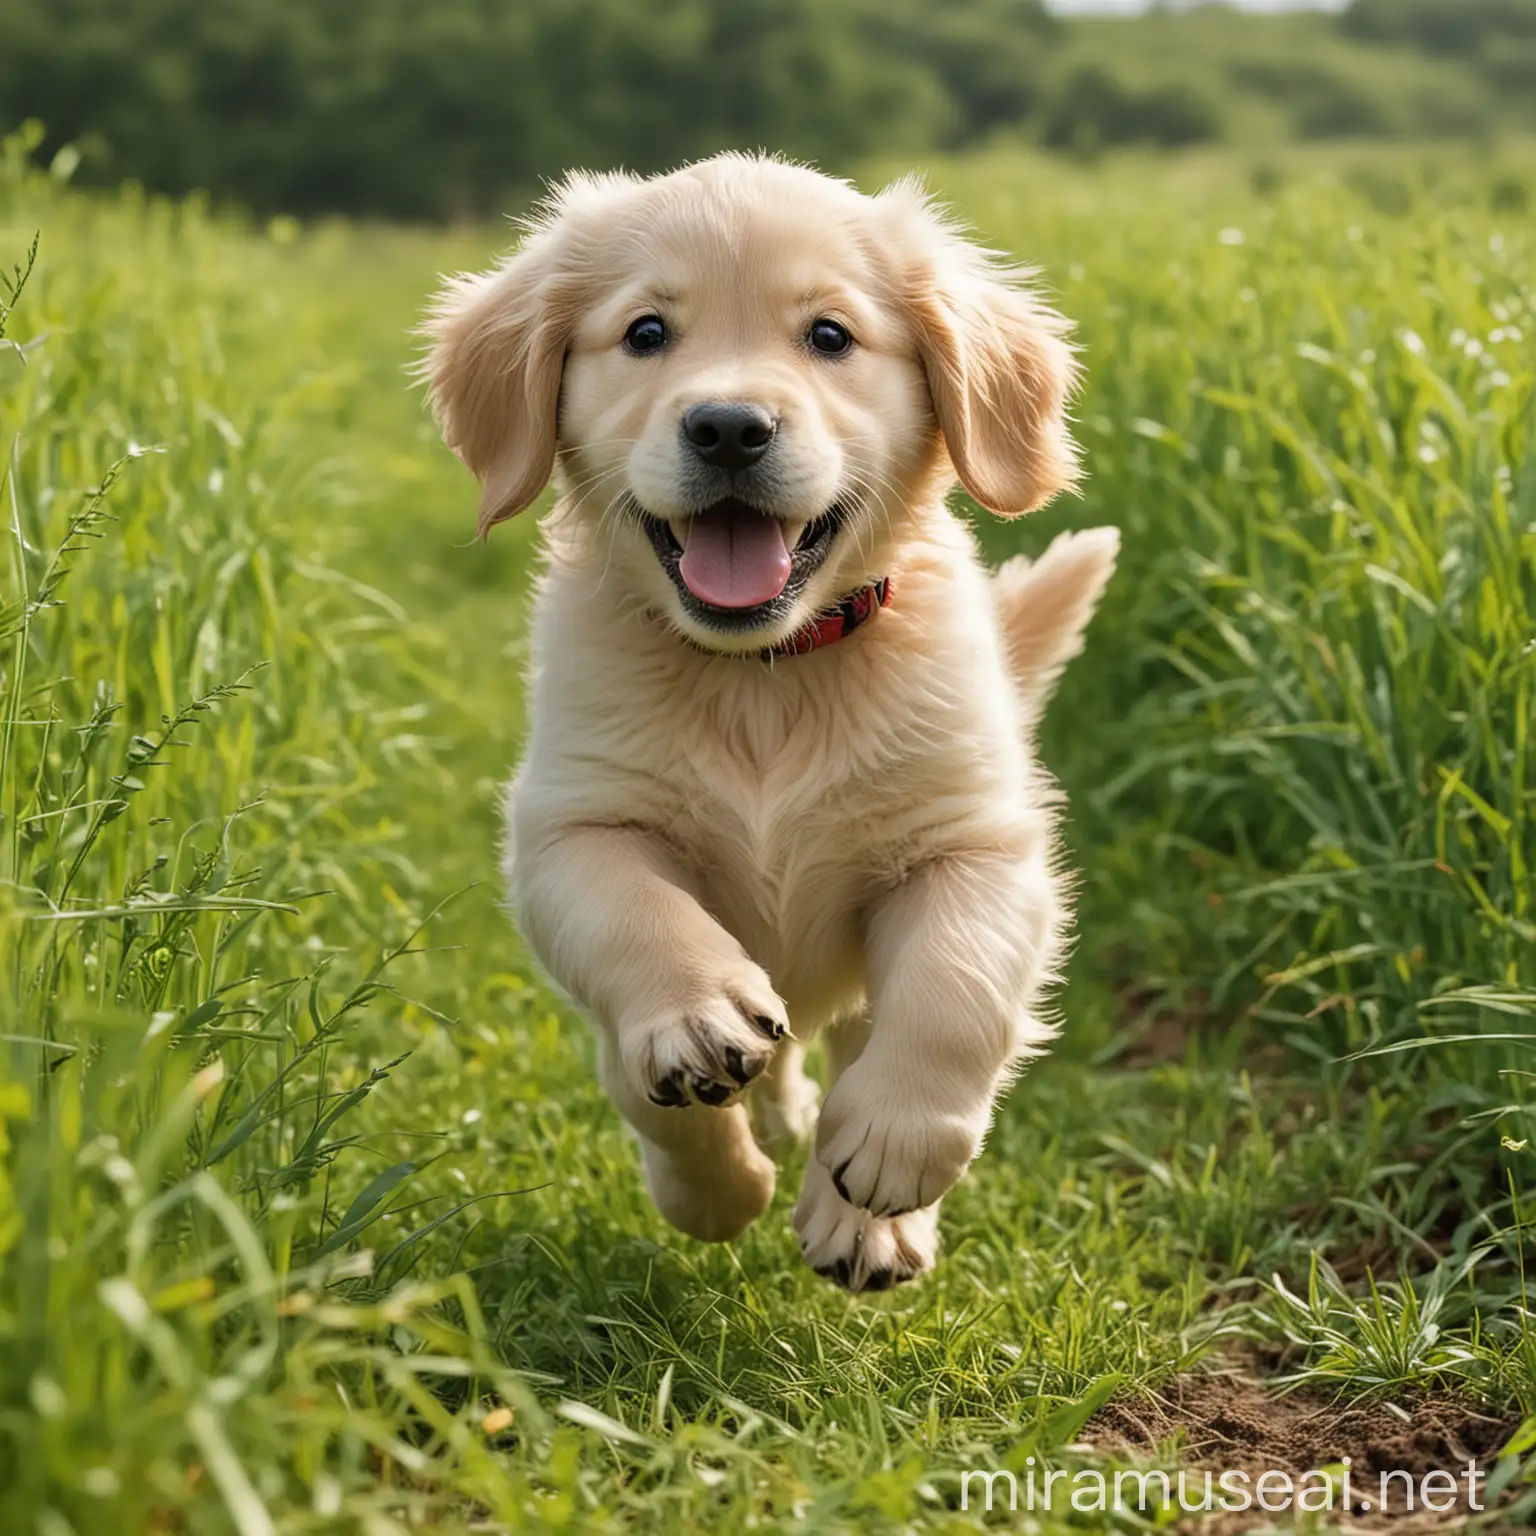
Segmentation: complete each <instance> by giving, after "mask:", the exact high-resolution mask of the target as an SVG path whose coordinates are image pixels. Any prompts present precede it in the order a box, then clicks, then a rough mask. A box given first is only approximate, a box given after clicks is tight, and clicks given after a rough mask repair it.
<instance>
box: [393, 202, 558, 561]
mask: <svg viewBox="0 0 1536 1536" xmlns="http://www.w3.org/2000/svg"><path fill="white" fill-rule="evenodd" d="M559 270H560V239H559V232H558V230H557V229H556V228H552V227H546V228H542V229H539V230H538V231H536V232H535V233H534V234H533V235H532V236H531V237H530V239H529V240H528V242H527V243H526V244H525V245H524V246H523V248H522V249H521V250H519V251H517V252H516V253H515V254H514V255H512V256H510V257H509V258H508V259H507V260H506V261H504V262H503V263H502V264H501V265H500V266H498V267H494V268H492V269H491V270H490V271H489V272H480V273H467V274H461V275H460V276H458V277H450V278H448V279H446V280H445V281H444V283H443V286H442V288H441V290H440V291H439V293H438V295H437V299H436V301H435V303H434V304H433V306H432V309H431V311H430V313H429V314H428V317H427V321H426V324H425V326H424V331H425V333H426V336H427V338H428V340H429V342H430V347H429V350H428V353H427V358H426V362H425V364H424V366H423V369H422V372H423V374H424V375H425V377H426V380H427V382H428V385H429V386H430V390H431V399H432V414H433V415H434V416H435V417H436V418H437V423H438V425H439V426H440V427H441V428H442V432H443V439H444V441H445V442H446V443H447V444H448V446H449V447H450V448H452V449H453V451H454V452H455V453H456V454H458V456H459V457H460V458H461V459H462V460H463V461H464V463H465V464H466V465H467V466H468V467H469V468H470V470H472V471H473V473H474V474H475V476H476V477H477V478H478V479H479V481H480V485H481V498H480V536H481V538H484V537H485V535H486V534H487V533H489V532H490V530H491V529H492V528H493V527H494V526H495V525H496V524H497V523H499V522H503V521H505V519H507V518H509V517H512V516H514V515H516V514H517V513H519V512H521V511H522V510H523V508H524V507H526V506H528V504H529V503H530V502H532V501H534V500H535V499H536V498H537V496H538V494H539V492H540V491H542V490H543V489H544V487H545V486H546V485H547V484H548V483H549V477H550V475H551V473H552V472H553V470H554V465H555V444H556V435H557V421H556V417H557V414H558V410H559V403H560V373H561V369H562V367H563V366H564V362H565V349H566V346H567V343H568V339H569V334H570V326H571V324H572V323H573V321H574V315H573V313H572V306H571V304H570V302H569V295H568V293H564V292H562V291H560V290H561V289H562V288H563V287H567V286H568V285H563V284H561V283H560V282H559V280H558V277H559Z"/></svg>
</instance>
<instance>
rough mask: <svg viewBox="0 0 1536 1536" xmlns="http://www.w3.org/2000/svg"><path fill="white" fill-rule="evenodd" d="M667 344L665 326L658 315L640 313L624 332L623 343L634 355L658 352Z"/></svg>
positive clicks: (642, 355)
mask: <svg viewBox="0 0 1536 1536" xmlns="http://www.w3.org/2000/svg"><path fill="white" fill-rule="evenodd" d="M666 344H667V327H666V324H665V323H664V322H663V320H662V318H661V316H660V315H641V317H640V318H639V319H638V320H636V321H634V322H633V323H632V324H631V325H630V327H629V329H628V330H627V331H625V332H624V345H625V346H626V347H627V348H628V349H629V350H630V351H631V352H633V353H635V354H636V356H639V357H645V356H647V355H648V354H650V353H652V352H660V351H661V349H662V348H663V347H664V346H666Z"/></svg>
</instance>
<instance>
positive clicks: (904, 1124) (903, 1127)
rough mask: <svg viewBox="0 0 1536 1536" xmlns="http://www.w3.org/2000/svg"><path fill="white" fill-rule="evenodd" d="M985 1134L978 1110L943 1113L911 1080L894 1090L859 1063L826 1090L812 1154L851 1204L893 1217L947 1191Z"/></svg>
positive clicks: (976, 1150)
mask: <svg viewBox="0 0 1536 1536" xmlns="http://www.w3.org/2000/svg"><path fill="white" fill-rule="evenodd" d="M985 1133H986V1118H985V1109H984V1108H983V1109H982V1111H981V1113H980V1114H979V1115H978V1114H974V1113H973V1114H954V1113H946V1112H943V1111H941V1110H939V1109H937V1108H935V1107H933V1106H931V1105H928V1104H925V1103H924V1102H923V1101H922V1098H921V1095H920V1093H918V1092H916V1091H915V1090H914V1088H913V1087H912V1086H911V1085H910V1084H907V1085H905V1086H901V1087H898V1086H897V1085H895V1084H892V1083H890V1082H888V1081H885V1080H883V1079H882V1077H881V1074H880V1073H879V1072H878V1071H877V1070H874V1069H872V1068H870V1067H868V1066H866V1065H865V1063H864V1062H862V1061H858V1062H855V1063H854V1064H853V1066H851V1067H850V1068H849V1069H848V1070H847V1071H846V1072H845V1073H844V1074H843V1075H842V1076H841V1077H840V1078H839V1079H838V1080H837V1083H836V1085H835V1086H834V1087H833V1089H832V1091H831V1093H829V1094H828V1095H827V1102H826V1104H825V1105H824V1106H823V1107H822V1111H821V1122H820V1124H819V1125H818V1126H817V1130H816V1157H817V1159H818V1161H819V1162H820V1163H821V1164H822V1166H823V1167H825V1168H826V1170H827V1172H828V1174H829V1175H830V1176H831V1180H832V1183H833V1185H834V1186H835V1187H836V1189H837V1192H838V1194H840V1195H841V1196H842V1197H843V1199H844V1200H846V1201H847V1202H848V1203H849V1204H850V1205H856V1206H858V1207H860V1208H861V1209H862V1210H866V1211H870V1212H872V1213H873V1214H874V1215H876V1216H900V1215H903V1214H904V1213H905V1212H907V1211H918V1210H922V1209H923V1207H924V1206H928V1205H932V1204H933V1203H934V1201H936V1200H938V1199H939V1198H940V1197H942V1196H943V1195H945V1194H947V1193H948V1192H949V1191H950V1190H951V1189H953V1188H954V1186H955V1185H956V1184H957V1183H958V1182H959V1181H960V1179H961V1178H962V1177H963V1176H964V1174H965V1171H966V1169H967V1168H969V1167H970V1165H971V1162H972V1160H973V1159H974V1158H975V1156H976V1154H977V1153H978V1152H979V1151H980V1150H981V1141H982V1137H983V1135H984V1134H985Z"/></svg>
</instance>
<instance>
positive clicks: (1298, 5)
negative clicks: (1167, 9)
mask: <svg viewBox="0 0 1536 1536" xmlns="http://www.w3.org/2000/svg"><path fill="white" fill-rule="evenodd" d="M1177 3H1195V0H1177ZM1345 3H1346V0H1227V4H1229V5H1234V6H1236V7H1237V9H1238V10H1240V11H1303V10H1324V11H1341V10H1343V9H1344V5H1345ZM1045 5H1046V9H1047V10H1051V11H1055V12H1057V13H1058V14H1059V15H1062V16H1132V15H1135V14H1136V12H1138V11H1145V10H1147V9H1148V8H1149V7H1150V5H1151V0H1045Z"/></svg>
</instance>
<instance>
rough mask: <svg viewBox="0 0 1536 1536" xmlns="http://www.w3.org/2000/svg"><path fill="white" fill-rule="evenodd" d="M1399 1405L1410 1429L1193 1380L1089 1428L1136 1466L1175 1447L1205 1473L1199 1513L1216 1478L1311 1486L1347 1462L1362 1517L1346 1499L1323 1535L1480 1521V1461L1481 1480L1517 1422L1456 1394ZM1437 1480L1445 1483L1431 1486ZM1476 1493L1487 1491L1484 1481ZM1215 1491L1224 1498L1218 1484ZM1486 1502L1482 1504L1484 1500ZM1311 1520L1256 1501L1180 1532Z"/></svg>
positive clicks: (1217, 1379) (1227, 1381)
mask: <svg viewBox="0 0 1536 1536" xmlns="http://www.w3.org/2000/svg"><path fill="white" fill-rule="evenodd" d="M1398 1406H1399V1407H1400V1408H1401V1410H1402V1413H1405V1414H1406V1415H1407V1418H1406V1420H1405V1419H1404V1418H1403V1417H1402V1416H1401V1414H1399V1413H1397V1412H1394V1411H1393V1409H1392V1408H1390V1407H1388V1406H1387V1405H1386V1404H1384V1403H1360V1402H1353V1403H1352V1402H1348V1401H1336V1400H1334V1399H1332V1398H1329V1397H1327V1396H1325V1395H1323V1394H1321V1393H1318V1392H1312V1391H1305V1390H1302V1391H1296V1392H1291V1393H1287V1394H1286V1395H1285V1396H1283V1397H1282V1396H1279V1395H1278V1394H1276V1393H1275V1392H1273V1391H1271V1390H1269V1389H1268V1388H1266V1387H1265V1386H1264V1384H1263V1383H1262V1382H1261V1381H1259V1380H1257V1379H1255V1378H1254V1377H1253V1376H1251V1375H1248V1374H1246V1373H1243V1372H1236V1371H1234V1372H1231V1373H1227V1374H1215V1373H1213V1374H1209V1375H1189V1376H1182V1377H1178V1378H1176V1379H1175V1380H1173V1381H1171V1382H1167V1383H1165V1384H1164V1385H1163V1386H1162V1387H1161V1388H1160V1389H1159V1390H1158V1391H1157V1392H1156V1393H1154V1394H1152V1395H1150V1396H1147V1397H1143V1398H1139V1399H1137V1400H1135V1401H1123V1402H1117V1403H1111V1404H1110V1405H1109V1406H1108V1407H1107V1408H1104V1409H1103V1410H1101V1411H1100V1412H1099V1413H1098V1414H1097V1415H1095V1417H1094V1418H1093V1419H1092V1420H1090V1421H1089V1423H1088V1425H1087V1426H1086V1427H1085V1429H1084V1430H1083V1433H1082V1436H1081V1439H1082V1440H1083V1441H1085V1442H1086V1443H1088V1444H1090V1445H1094V1446H1097V1447H1098V1448H1100V1449H1101V1450H1106V1451H1110V1452H1112V1453H1119V1454H1121V1455H1125V1456H1129V1457H1131V1458H1134V1459H1135V1460H1137V1461H1146V1460H1147V1459H1149V1458H1154V1457H1156V1456H1157V1455H1158V1453H1159V1452H1160V1451H1165V1450H1167V1449H1168V1448H1169V1447H1170V1445H1172V1447H1173V1454H1174V1455H1175V1456H1176V1458H1177V1462H1178V1464H1179V1465H1180V1466H1182V1467H1185V1468H1188V1469H1190V1471H1191V1473H1192V1474H1199V1476H1194V1475H1192V1476H1191V1477H1190V1479H1189V1481H1188V1489H1189V1496H1188V1502H1189V1503H1192V1504H1198V1503H1199V1502H1200V1499H1201V1493H1202V1491H1203V1489H1204V1478H1203V1474H1204V1473H1205V1472H1207V1471H1210V1472H1212V1473H1213V1474H1217V1475H1219V1474H1220V1473H1222V1472H1236V1473H1243V1474H1245V1475H1246V1478H1247V1483H1246V1484H1245V1485H1244V1486H1246V1487H1248V1488H1249V1489H1254V1488H1256V1486H1257V1480H1258V1478H1259V1477H1260V1475H1261V1474H1263V1473H1265V1472H1276V1473H1285V1474H1287V1475H1288V1476H1289V1477H1290V1478H1291V1479H1293V1480H1295V1483H1296V1486H1297V1487H1298V1488H1300V1487H1302V1486H1303V1484H1302V1479H1304V1478H1305V1476H1306V1474H1307V1473H1309V1472H1315V1471H1316V1470H1317V1469H1319V1468H1322V1467H1331V1466H1337V1465H1339V1464H1341V1463H1343V1461H1344V1458H1345V1457H1348V1458H1349V1463H1348V1464H1349V1474H1350V1481H1349V1495H1350V1505H1351V1508H1350V1510H1349V1512H1348V1514H1347V1515H1346V1513H1345V1510H1344V1507H1343V1502H1342V1498H1341V1497H1337V1496H1336V1499H1335V1503H1334V1506H1333V1509H1334V1513H1333V1514H1332V1515H1331V1516H1329V1517H1325V1521H1324V1527H1323V1528H1330V1527H1332V1528H1337V1529H1341V1530H1357V1531H1369V1530H1383V1529H1390V1530H1391V1531H1393V1532H1397V1533H1401V1536H1407V1533H1409V1532H1413V1531H1421V1530H1422V1531H1445V1530H1448V1529H1454V1528H1455V1527H1456V1525H1458V1524H1459V1523H1461V1522H1462V1521H1464V1520H1465V1519H1466V1518H1467V1516H1468V1515H1469V1514H1471V1513H1472V1512H1473V1510H1472V1507H1471V1505H1470V1504H1469V1483H1468V1466H1469V1463H1471V1464H1473V1469H1474V1470H1475V1471H1476V1472H1478V1473H1482V1474H1484V1475H1486V1474H1487V1473H1489V1472H1491V1471H1492V1470H1493V1464H1494V1460H1495V1456H1496V1453H1497V1452H1498V1449H1499V1447H1500V1446H1502V1445H1503V1444H1504V1443H1505V1442H1506V1441H1507V1440H1508V1439H1509V1437H1510V1435H1511V1434H1512V1433H1513V1432H1514V1430H1515V1428H1516V1427H1517V1421H1516V1420H1513V1419H1510V1418H1507V1417H1498V1416H1491V1415H1489V1414H1486V1413H1483V1412H1481V1411H1479V1410H1478V1409H1476V1408H1474V1407H1472V1406H1471V1405H1470V1404H1468V1403H1466V1402H1465V1401H1462V1400H1459V1399H1456V1398H1452V1397H1423V1398H1419V1399H1417V1400H1415V1401H1407V1402H1403V1403H1401V1404H1399V1405H1398ZM1388 1473H1391V1474H1395V1475H1393V1476H1391V1477H1386V1474H1388ZM1431 1473H1439V1474H1442V1476H1440V1477H1439V1478H1437V1479H1435V1480H1434V1481H1432V1482H1430V1483H1428V1484H1426V1482H1425V1478H1426V1476H1427V1475H1428V1474H1431ZM1452 1481H1454V1484H1455V1488H1454V1502H1451V1500H1452V1497H1453V1491H1452V1488H1451V1483H1452ZM1282 1486H1283V1485H1280V1484H1278V1483H1276V1482H1271V1484H1269V1487H1270V1489H1272V1490H1274V1493H1273V1495H1272V1497H1271V1499H1270V1502H1271V1503H1278V1502H1280V1497H1281V1488H1282ZM1312 1486H1313V1487H1314V1488H1319V1489H1320V1487H1321V1481H1320V1480H1319V1479H1315V1478H1314V1479H1313V1480H1312ZM1471 1486H1472V1487H1474V1488H1476V1489H1478V1490H1481V1489H1482V1488H1483V1484H1482V1483H1480V1482H1474V1483H1473V1484H1472V1485H1471ZM1215 1491H1216V1493H1217V1495H1218V1496H1219V1495H1220V1493H1221V1488H1220V1485H1219V1483H1218V1484H1217V1485H1216V1490H1215ZM1426 1494H1428V1495H1429V1505H1428V1507H1426V1504H1425V1502H1424V1496H1425V1495H1426ZM1478 1498H1479V1502H1481V1492H1479V1494H1478ZM1410 1500H1411V1501H1412V1508H1411V1509H1410ZM1220 1507H1221V1506H1219V1505H1218V1508H1220ZM1311 1518H1312V1519H1313V1520H1316V1519H1317V1516H1315V1515H1314V1516H1312V1517H1311ZM1300 1519H1301V1516H1300V1515H1299V1514H1298V1513H1295V1512H1292V1513H1280V1512H1274V1513H1265V1512H1264V1510H1263V1509H1261V1508H1259V1507H1258V1506H1257V1504H1255V1506H1254V1507H1253V1508H1251V1509H1249V1510H1248V1511H1247V1512H1245V1513H1232V1512H1221V1513H1212V1514H1208V1515H1188V1516H1186V1517H1185V1518H1184V1519H1183V1520H1182V1521H1181V1522H1180V1523H1179V1524H1178V1526H1177V1527H1176V1528H1177V1529H1179V1530H1183V1531H1199V1532H1200V1533H1201V1536H1237V1533H1239V1532H1245V1531H1255V1530H1268V1529H1271V1528H1278V1529H1289V1528H1291V1527H1292V1526H1293V1525H1294V1524H1297V1523H1299V1521H1300ZM1313 1528H1317V1527H1313Z"/></svg>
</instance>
